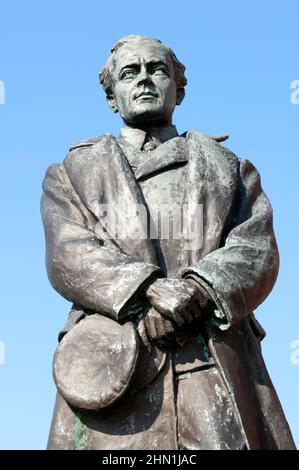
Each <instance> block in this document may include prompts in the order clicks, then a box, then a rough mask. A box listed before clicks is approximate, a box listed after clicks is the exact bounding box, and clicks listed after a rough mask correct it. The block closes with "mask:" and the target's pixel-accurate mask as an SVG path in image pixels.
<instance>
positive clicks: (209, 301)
mask: <svg viewBox="0 0 299 470" xmlns="http://www.w3.org/2000/svg"><path fill="white" fill-rule="evenodd" d="M184 279H186V280H187V279H188V280H192V282H193V283H196V284H197V286H198V287H199V288H200V291H201V293H202V299H203V300H202V302H203V310H204V311H205V313H206V316H207V317H209V321H210V322H211V323H212V324H213V325H215V326H216V327H217V328H219V329H220V330H227V329H228V328H229V327H230V325H231V323H230V321H229V318H228V316H227V315H226V313H225V311H224V309H223V307H222V305H221V303H220V301H219V299H218V297H217V295H216V293H215V291H214V290H213V289H212V287H211V286H210V285H209V284H207V282H205V281H204V280H203V279H202V278H201V277H199V276H198V275H196V274H193V273H188V274H187V275H186V276H185V277H184Z"/></svg>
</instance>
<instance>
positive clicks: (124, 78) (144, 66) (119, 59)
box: [100, 35, 187, 127]
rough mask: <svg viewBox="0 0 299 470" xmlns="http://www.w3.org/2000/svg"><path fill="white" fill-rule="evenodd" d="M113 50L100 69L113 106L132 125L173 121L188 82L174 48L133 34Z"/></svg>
mask: <svg viewBox="0 0 299 470" xmlns="http://www.w3.org/2000/svg"><path fill="white" fill-rule="evenodd" d="M111 52H112V54H111V56H110V57H109V59H108V61H107V63H106V65H105V67H104V69H103V70H102V72H101V73H100V82H101V84H102V85H103V87H104V90H105V92H106V95H107V101H108V104H109V106H110V108H111V109H112V110H113V111H114V112H119V113H120V115H121V117H122V119H123V120H124V122H125V123H126V124H128V125H130V126H144V127H146V126H149V125H163V124H170V123H171V119H172V114H173V111H174V108H175V106H176V105H179V104H180V103H181V102H182V100H183V98H184V87H185V85H186V84H187V79H186V77H185V74H184V72H185V67H184V65H183V64H181V62H179V61H178V59H177V58H176V56H175V54H174V53H173V52H172V50H171V49H169V48H168V47H166V46H165V45H163V44H162V43H161V41H159V40H158V39H153V38H151V37H148V36H139V35H131V36H126V37H125V38H123V39H121V40H120V41H118V43H117V44H116V45H115V46H114V47H113V48H112V51H111Z"/></svg>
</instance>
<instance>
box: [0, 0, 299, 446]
mask: <svg viewBox="0 0 299 470" xmlns="http://www.w3.org/2000/svg"><path fill="white" fill-rule="evenodd" d="M112 5H113V10H112ZM298 17H299V4H298V2H297V1H292V0H286V1H284V2H271V1H264V2H260V1H257V0H255V1H251V2H247V4H245V3H244V2H237V1H232V0H231V1H229V0H228V1H226V2H222V1H213V2H202V1H201V0H194V1H190V0H185V1H184V2H179V1H176V0H172V1H170V0H164V1H163V2H162V1H161V0H159V1H157V0H152V1H151V2H144V3H142V2H137V1H133V0H127V1H126V2H123V1H119V0H114V2H113V4H112V3H109V2H99V1H91V0H85V1H84V2H79V1H75V0H73V1H63V2H62V1H57V0H52V1H51V2H50V1H45V2H37V1H35V2H34V1H32V0H31V1H30V0H29V1H27V2H21V1H19V2H17V1H14V0H10V1H9V2H8V1H3V2H2V3H1V9H0V18H1V27H0V80H1V82H0V83H2V85H3V84H4V86H5V104H1V105H0V156H1V168H2V175H1V185H0V192H1V195H0V197H1V205H2V209H1V212H2V226H1V227H2V229H1V245H0V246H1V260H2V263H1V264H2V269H1V288H2V296H1V297H2V301H1V304H2V309H1V310H2V312H1V316H0V341H1V342H2V343H0V344H2V345H4V347H5V363H4V364H0V384H1V385H0V390H1V392H0V393H1V401H0V423H1V424H0V448H1V449H43V448H45V446H46V442H47V436H48V431H49V426H50V421H51V416H52V411H53V404H54V397H55V387H54V384H53V380H52V372H51V362H52V355H53V352H54V350H55V347H56V337H57V332H58V331H59V329H60V328H61V326H62V325H63V324H64V321H65V318H66V315H67V312H68V307H69V304H68V302H67V301H65V300H64V299H62V298H61V297H60V296H59V295H58V294H57V293H56V292H54V290H53V289H52V288H51V286H50V284H49V282H48V280H47V277H46V271H45V265H44V235H43V229H42V224H41V221H40V215H39V201H40V195H41V182H42V179H43V176H44V173H45V170H46V168H47V166H48V165H49V164H50V163H53V162H59V161H61V160H62V159H63V158H64V155H65V154H66V152H67V151H68V148H69V147H70V145H71V144H73V143H74V142H75V141H77V140H80V139H84V138H87V137H91V136H96V135H100V134H103V133H107V132H110V133H113V134H116V135H117V134H118V132H119V128H120V127H121V121H120V119H119V116H118V115H114V114H112V113H111V111H110V110H109V109H108V107H107V105H106V103H105V97H104V93H103V91H102V90H101V89H100V87H99V84H98V78H97V75H98V71H99V70H100V69H101V68H102V66H103V65H104V63H105V60H106V58H107V56H108V54H109V51H110V49H111V47H112V45H113V44H114V43H115V42H116V41H117V40H118V39H119V38H121V37H123V36H125V35H127V34H132V33H139V34H147V35H151V36H154V37H158V38H160V39H161V40H162V41H163V42H165V43H166V44H168V45H169V46H171V47H172V48H173V49H174V51H175V52H176V54H177V56H178V57H179V59H180V60H181V61H182V62H183V63H184V64H185V65H186V68H187V72H186V74H187V77H188V80H189V83H188V86H187V89H186V98H185V100H184V102H183V103H182V105H181V106H180V107H179V108H178V109H177V111H176V113H175V116H174V122H175V124H176V125H177V127H178V130H179V131H180V132H183V131H185V130H187V129H189V130H190V129H198V130H201V131H203V132H206V133H210V134H217V133H227V134H229V135H230V140H229V141H228V143H227V146H229V147H230V148H231V150H233V151H234V152H235V153H237V154H238V155H239V156H241V157H246V158H249V159H250V160H251V161H252V162H253V163H254V164H255V165H256V166H257V168H258V169H259V171H260V173H261V177H262V183H263V187H264V190H265V191H266V193H267V195H268V196H269V198H270V200H271V202H272V205H273V208H274V222H275V229H276V235H277V240H278V244H279V248H280V255H281V268H280V274H279V278H278V281H277V284H276V286H275V288H274V290H273V291H272V293H271V294H270V296H269V297H268V299H267V300H266V301H265V302H264V303H263V305H262V306H261V307H260V308H259V309H258V310H257V311H256V315H257V318H258V319H259V321H260V322H261V323H262V325H263V327H264V328H265V329H266V330H267V337H266V339H265V340H264V342H263V351H264V357H265V361H266V364H267V367H268V370H269V372H270V375H271V377H272V380H273V382H274V384H275V386H276V389H277V391H278V394H279V397H280V399H281V402H282V404H283V407H284V410H285V413H286V416H287V419H288V421H289V423H290V426H291V428H292V431H293V434H294V438H295V440H296V443H297V446H298V445H299V407H298V391H299V363H296V362H297V361H298V362H299V346H297V349H298V354H297V353H296V350H295V349H292V348H291V345H292V343H293V342H294V341H296V340H297V341H298V344H299V321H298V313H299V311H298V310H299V309H298V305H297V293H298V286H297V282H298V265H299V259H298V251H299V250H298V218H297V217H298V215H297V214H298V195H297V194H298V193H297V191H298V186H299V184H298V174H299V164H298V158H299V155H298V153H299V152H298V123H299V104H297V105H296V104H292V102H291V92H292V90H291V83H292V82H293V81H294V80H299V70H298V44H299V37H298V36H299V29H298ZM0 90H1V87H0ZM298 97H299V94H298ZM0 102H1V96H0ZM294 345H295V346H296V343H294V344H293V346H294ZM0 351H1V348H0ZM292 352H293V361H292V360H291V354H292ZM0 359H1V358H0ZM2 359H3V358H2ZM2 362H3V361H2Z"/></svg>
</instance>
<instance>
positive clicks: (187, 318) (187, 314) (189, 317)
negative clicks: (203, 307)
mask: <svg viewBox="0 0 299 470" xmlns="http://www.w3.org/2000/svg"><path fill="white" fill-rule="evenodd" d="M181 315H182V317H183V318H184V322H185V323H188V324H190V323H192V321H193V314H192V310H191V309H190V310H189V308H188V307H185V308H184V309H182V310H181Z"/></svg>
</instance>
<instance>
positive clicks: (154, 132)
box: [120, 125, 178, 150]
mask: <svg viewBox="0 0 299 470" xmlns="http://www.w3.org/2000/svg"><path fill="white" fill-rule="evenodd" d="M147 135H150V136H151V138H152V139H153V140H154V141H155V142H156V143H157V145H160V144H162V143H163V142H166V141H167V140H169V139H172V138H173V137H177V136H178V132H177V129H176V127H175V126H173V125H169V126H163V127H152V128H149V129H148V130H147V131H144V130H143V129H136V128H132V127H123V128H122V129H121V130H120V136H121V137H123V138H124V139H125V140H126V141H127V142H129V143H130V144H131V145H133V147H136V148H138V149H139V150H141V149H142V147H143V144H144V142H145V139H146V137H147Z"/></svg>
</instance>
